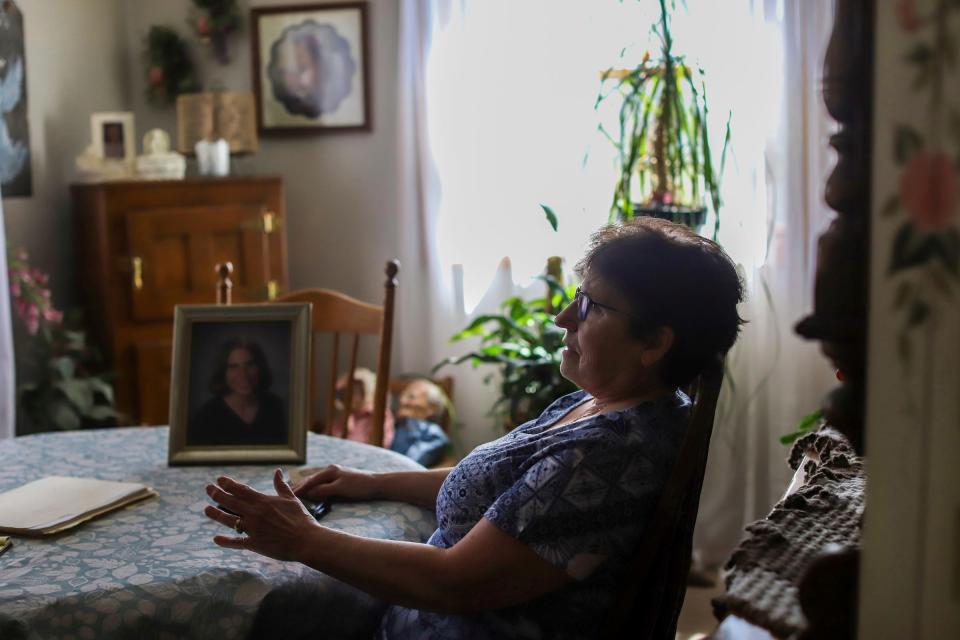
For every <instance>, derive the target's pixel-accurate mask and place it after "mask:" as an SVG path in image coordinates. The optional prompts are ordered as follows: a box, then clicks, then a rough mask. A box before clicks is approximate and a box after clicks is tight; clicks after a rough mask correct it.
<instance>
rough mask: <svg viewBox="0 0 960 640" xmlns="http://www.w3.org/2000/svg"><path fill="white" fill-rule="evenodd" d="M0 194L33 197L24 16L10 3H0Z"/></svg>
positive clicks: (6, 196) (5, 1)
mask: <svg viewBox="0 0 960 640" xmlns="http://www.w3.org/2000/svg"><path fill="white" fill-rule="evenodd" d="M0 193H2V194H3V197H4V198H8V197H28V196H30V195H33V180H32V177H31V174H30V127H29V126H28V124H27V67H26V59H25V57H24V55H23V14H22V13H20V10H19V9H18V8H17V5H16V4H15V3H14V2H13V1H12V0H4V1H3V2H0Z"/></svg>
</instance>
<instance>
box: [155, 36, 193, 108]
mask: <svg viewBox="0 0 960 640" xmlns="http://www.w3.org/2000/svg"><path fill="white" fill-rule="evenodd" d="M143 60H144V66H145V69H146V74H147V100H149V101H150V102H151V103H152V104H155V105H167V104H171V103H172V102H173V101H174V100H175V99H176V97H177V96H178V95H180V94H181V93H193V92H196V91H198V90H199V89H200V83H199V82H198V81H197V76H196V72H195V71H194V67H193V61H192V60H191V59H190V55H189V54H188V53H187V46H186V43H185V42H184V41H183V38H181V37H180V36H179V35H177V32H176V31H174V30H173V29H171V28H170V27H158V26H153V27H150V31H149V32H148V33H147V37H146V38H145V40H144V52H143Z"/></svg>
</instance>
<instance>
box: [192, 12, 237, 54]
mask: <svg viewBox="0 0 960 640" xmlns="http://www.w3.org/2000/svg"><path fill="white" fill-rule="evenodd" d="M192 1H193V9H192V10H191V12H190V26H191V27H192V28H193V30H194V32H195V33H196V34H197V38H199V39H200V42H201V43H203V44H204V45H206V46H209V47H211V48H212V49H213V56H214V57H215V58H216V59H217V62H219V63H220V64H227V63H229V62H230V51H229V48H228V44H227V40H228V39H229V37H230V35H231V34H234V33H236V32H238V31H239V30H240V28H241V26H242V25H243V14H242V13H241V12H240V7H239V5H238V3H237V0H192Z"/></svg>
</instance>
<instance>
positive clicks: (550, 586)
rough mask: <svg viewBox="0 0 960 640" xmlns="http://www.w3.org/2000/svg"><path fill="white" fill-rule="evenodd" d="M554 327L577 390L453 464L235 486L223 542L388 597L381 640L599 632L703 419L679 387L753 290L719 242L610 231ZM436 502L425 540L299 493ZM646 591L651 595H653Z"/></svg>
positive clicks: (711, 358) (592, 251) (674, 230)
mask: <svg viewBox="0 0 960 640" xmlns="http://www.w3.org/2000/svg"><path fill="white" fill-rule="evenodd" d="M577 271H578V275H579V276H580V278H581V285H580V287H579V288H578V289H577V293H576V296H575V297H574V299H573V302H572V303H571V304H570V305H569V306H568V307H566V308H565V309H563V310H562V311H561V312H560V313H559V314H558V315H557V317H556V324H557V326H558V327H559V328H561V329H563V330H564V333H565V335H564V340H563V341H564V345H565V347H566V348H565V349H564V350H563V353H562V363H561V366H560V370H561V373H562V374H563V375H564V376H565V377H566V378H568V379H569V380H571V381H572V382H574V383H575V384H576V385H577V386H578V387H580V390H579V391H576V392H574V393H572V394H569V395H567V396H564V397H562V398H560V399H558V400H557V401H555V402H554V403H553V404H552V405H550V406H549V407H548V408H547V409H546V410H545V411H544V412H543V413H542V414H541V415H540V416H539V417H538V418H536V419H535V420H531V421H530V422H527V423H526V424H523V425H520V426H519V427H517V428H516V429H514V430H513V431H511V432H510V433H509V434H507V435H505V436H503V437H502V438H500V439H498V440H495V441H493V442H489V443H487V444H483V445H481V446H479V447H477V448H476V449H474V450H473V451H472V452H471V453H470V454H469V455H467V456H466V457H465V458H464V459H463V460H462V461H461V462H460V463H459V464H458V465H457V466H456V467H453V468H450V469H437V470H424V471H410V472H397V473H383V474H372V473H367V472H363V471H358V470H353V469H345V468H341V467H338V466H331V467H327V468H324V469H322V470H320V471H318V472H317V473H316V474H314V475H313V476H311V477H310V478H308V479H307V480H305V481H304V482H303V483H301V484H300V485H298V486H297V487H290V486H289V485H287V484H286V483H285V482H284V480H283V476H282V474H281V473H280V470H279V469H278V470H277V472H276V473H275V475H274V484H275V489H276V495H267V494H264V493H261V492H258V491H256V490H254V489H252V488H251V487H248V486H246V485H243V484H241V483H238V482H235V481H234V480H232V479H230V478H227V477H220V478H218V479H217V483H216V484H211V485H208V487H207V493H208V495H209V496H210V497H211V498H212V499H213V500H214V501H215V502H216V503H217V504H220V505H223V506H225V507H226V508H228V509H230V510H231V511H233V512H234V513H235V514H238V515H230V514H228V513H225V512H224V511H222V510H220V509H218V508H216V507H214V506H208V507H207V508H206V514H207V516H208V517H210V518H211V519H213V520H215V521H217V522H219V523H221V524H223V525H225V526H227V527H230V528H231V529H234V530H235V531H236V532H238V533H239V535H229V536H227V535H220V536H216V537H215V538H214V542H215V543H216V544H218V545H220V546H223V547H228V548H234V549H245V550H249V551H253V552H256V553H260V554H263V555H267V556H270V557H273V558H279V559H282V560H293V561H298V562H302V563H304V564H306V565H308V566H310V567H313V568H315V569H317V570H319V571H323V572H324V573H326V574H328V575H331V576H333V577H335V578H338V579H340V580H342V581H344V582H347V583H349V584H351V585H354V586H356V587H359V588H361V589H364V590H365V591H367V592H369V593H371V594H373V595H375V596H377V597H379V598H381V599H383V600H386V601H387V602H388V603H390V605H391V606H390V607H389V608H388V609H387V613H386V615H385V616H384V618H383V620H382V621H381V623H380V627H379V629H378V631H377V637H378V638H391V639H392V638H411V639H412V638H418V639H419V638H592V637H595V636H596V635H597V630H598V628H601V627H602V624H603V620H604V618H605V616H606V614H607V613H608V612H609V611H610V610H611V607H612V606H613V603H614V598H615V594H616V593H617V588H618V585H619V584H620V583H621V581H622V579H623V577H624V572H625V571H626V570H627V568H628V567H629V565H630V562H629V560H630V558H632V557H633V555H634V554H635V553H636V552H637V545H638V544H639V541H640V540H641V536H642V534H643V533H644V530H645V527H646V525H647V524H648V522H649V520H650V518H651V516H652V514H653V512H654V508H655V505H656V504H657V501H658V499H659V497H660V494H661V493H662V491H663V488H664V486H665V484H666V481H667V478H668V477H669V474H670V472H671V470H672V468H673V465H674V462H675V461H676V459H677V456H678V453H679V449H680V445H681V443H682V441H683V436H684V433H685V431H686V428H687V425H688V422H689V413H690V406H691V403H690V400H689V398H688V397H687V396H686V395H685V394H684V393H683V392H682V391H681V389H682V388H684V387H685V386H686V385H688V384H689V383H690V382H691V381H692V380H693V379H694V378H695V377H696V376H697V375H698V374H700V372H701V371H703V370H704V369H705V368H706V367H708V366H710V365H711V364H713V363H715V362H716V360H717V358H718V357H720V356H722V355H723V354H725V353H726V352H727V350H728V349H730V347H731V346H732V345H733V343H734V341H735V340H736V337H737V334H738V332H739V327H740V324H741V322H742V320H741V319H740V317H739V315H738V312H737V304H738V303H739V302H740V301H741V299H742V294H743V290H742V285H741V282H740V279H739V277H738V275H737V273H736V270H735V268H734V265H733V263H732V262H731V261H730V258H729V257H728V256H727V255H726V254H725V253H724V252H723V250H722V249H721V248H720V247H719V246H718V245H717V244H715V243H713V242H711V241H710V240H707V239H705V238H702V237H700V236H698V235H697V234H695V233H694V232H693V231H691V230H690V229H688V228H687V227H684V226H681V225H677V224H673V223H671V222H667V221H664V220H658V219H653V218H637V219H635V220H633V221H631V222H627V223H622V224H617V225H612V226H608V227H605V228H603V229H601V230H600V231H599V232H597V233H596V234H595V235H594V236H593V238H592V243H591V245H590V248H589V250H588V252H587V254H586V256H585V257H584V258H583V259H582V260H581V261H580V263H579V264H578V266H577ZM298 496H300V497H303V498H309V499H313V500H319V499H332V500H337V499H339V500H354V501H356V500H371V499H386V500H397V501H405V502H409V503H412V504H417V505H420V506H423V507H427V508H431V509H436V516H437V529H436V531H435V532H434V533H433V535H431V536H430V538H429V540H428V541H427V542H426V543H424V544H415V543H408V542H395V541H388V540H372V539H367V538H363V537H359V536H353V535H350V534H348V533H344V532H340V531H336V530H333V529H330V528H328V527H324V526H323V525H322V524H319V523H317V522H316V521H314V519H313V518H312V517H310V515H309V514H308V513H307V512H306V511H305V510H304V508H303V506H302V505H301V503H300V502H299V501H298V499H297V497H298ZM642 592H643V591H642V590H641V593H642Z"/></svg>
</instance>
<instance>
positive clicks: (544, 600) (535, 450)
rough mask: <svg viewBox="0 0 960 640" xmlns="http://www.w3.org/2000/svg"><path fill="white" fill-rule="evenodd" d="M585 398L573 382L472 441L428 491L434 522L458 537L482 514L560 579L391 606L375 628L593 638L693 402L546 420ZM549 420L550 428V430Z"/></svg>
mask: <svg viewBox="0 0 960 640" xmlns="http://www.w3.org/2000/svg"><path fill="white" fill-rule="evenodd" d="M589 398H590V396H589V395H588V394H587V393H586V392H584V391H577V392H575V393H572V394H570V395H567V396H564V397H563V398H560V399H559V400H557V401H556V402H554V403H553V404H552V405H550V406H549V407H548V408H547V410H546V411H544V412H543V414H542V415H541V416H540V417H539V418H537V419H536V420H532V421H530V422H528V423H526V424H524V425H522V426H521V427H519V428H517V429H515V430H513V431H512V432H510V433H509V434H507V435H505V436H504V437H502V438H500V439H499V440H495V441H493V442H490V443H487V444H484V445H481V446H479V447H477V448H476V449H474V450H473V451H472V452H471V453H470V455H468V456H467V457H466V458H464V459H463V461H461V462H460V464H458V465H457V466H456V467H455V468H454V469H453V470H452V471H451V472H450V475H449V476H447V479H446V480H445V481H444V483H443V486H442V487H441V488H440V493H439V494H438V495H437V530H436V531H435V532H434V533H433V535H432V536H430V539H429V540H428V541H427V543H428V544H432V545H434V546H436V547H440V548H448V547H452V546H453V545H455V544H456V543H457V542H458V541H459V540H460V539H461V538H463V537H464V536H465V535H466V534H467V532H468V531H470V529H471V528H473V526H474V525H475V524H477V522H479V521H480V519H481V518H487V519H488V520H489V521H490V522H492V523H493V524H494V525H496V526H497V527H499V528H500V529H502V530H503V531H505V532H506V533H508V534H510V535H511V536H513V537H514V538H516V539H517V540H519V541H520V542H522V543H524V544H526V545H527V546H529V547H530V548H531V549H533V550H534V551H535V552H536V553H537V554H539V555H540V556H541V557H543V558H544V559H546V560H547V561H549V562H550V563H552V564H554V565H555V566H557V567H559V568H561V569H563V570H564V571H566V572H567V573H568V574H569V575H570V576H571V577H572V578H574V580H573V581H572V582H571V583H570V584H568V585H567V586H566V587H564V588H562V589H561V590H559V591H555V592H552V593H549V594H546V595H543V596H541V597H539V598H536V599H534V600H531V601H529V602H526V603H524V604H521V605H518V606H515V607H510V608H507V609H501V610H497V611H484V612H480V613H474V614H465V615H453V614H440V613H433V612H430V611H424V610H418V609H407V608H404V607H400V606H392V607H390V608H389V609H388V610H387V613H386V615H385V617H384V619H383V622H382V623H381V626H380V629H379V631H378V635H377V637H378V638H383V639H390V640H396V639H406V638H411V639H413V638H416V639H426V638H463V639H466V638H590V637H595V636H596V635H597V632H598V626H599V625H600V624H601V621H602V620H603V616H604V614H605V612H606V611H607V610H608V609H609V607H610V606H611V603H612V599H613V589H614V585H615V584H616V581H617V579H618V578H619V577H620V575H621V574H620V571H622V570H623V567H624V564H625V561H626V559H627V558H628V557H629V556H630V555H631V553H632V550H633V549H634V547H635V546H636V544H637V542H638V540H639V538H640V534H641V532H642V530H643V527H644V524H645V523H646V522H647V520H648V519H649V518H650V516H651V513H652V511H653V508H654V505H655V504H656V500H657V497H658V496H659V494H660V491H661V489H662V487H663V485H664V483H665V482H666V477H667V475H668V474H669V472H670V468H671V466H672V463H673V461H674V460H675V459H676V456H677V452H678V451H679V447H680V442H681V441H682V437H683V431H684V427H685V425H686V424H687V419H688V413H689V408H690V400H689V399H688V398H687V397H686V396H685V395H684V394H683V393H681V392H679V391H678V392H677V393H676V395H675V396H668V397H666V398H663V399H660V400H656V401H651V402H645V403H642V404H640V405H638V406H635V407H631V408H629V409H625V410H623V411H615V412H611V413H605V414H601V415H597V416H592V417H589V418H585V419H582V420H579V421H577V422H573V423H571V424H568V425H564V426H562V427H557V428H556V429H549V427H550V425H552V424H553V423H555V422H556V421H557V420H559V419H560V418H561V417H562V416H563V415H565V414H566V413H567V412H568V411H570V409H572V408H573V407H574V406H576V405H577V404H579V403H581V402H585V401H586V400H588V399H589ZM548 429H549V430H548Z"/></svg>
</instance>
